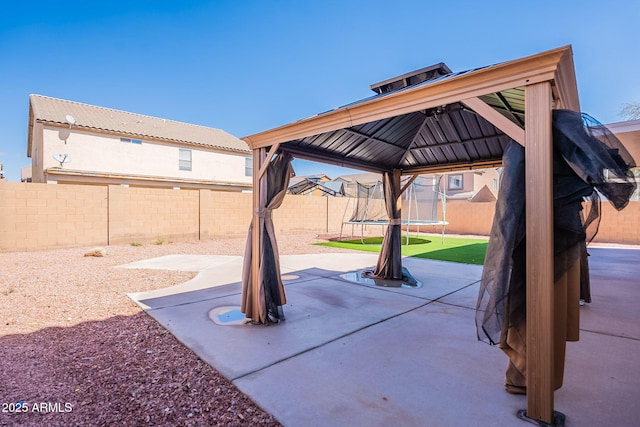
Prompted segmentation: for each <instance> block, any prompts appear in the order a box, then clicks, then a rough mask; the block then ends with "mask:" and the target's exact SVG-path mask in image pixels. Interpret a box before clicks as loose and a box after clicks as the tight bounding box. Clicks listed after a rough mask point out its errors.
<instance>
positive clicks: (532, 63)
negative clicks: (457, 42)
mask: <svg viewBox="0 0 640 427" xmlns="http://www.w3.org/2000/svg"><path fill="white" fill-rule="evenodd" d="M442 70H444V72H441V71H442ZM419 71H421V72H419V73H414V74H412V73H409V74H406V75H403V76H400V77H398V78H396V79H390V80H387V81H385V82H382V83H381V84H380V85H378V86H376V87H375V91H376V93H377V94H376V95H374V96H372V97H370V98H367V99H364V100H361V101H357V102H354V103H352V104H348V105H345V106H343V107H340V108H337V109H335V110H332V111H328V112H325V113H322V114H318V115H316V116H313V117H309V118H306V119H303V120H299V121H296V122H293V123H290V124H287V125H284V126H280V127H277V128H274V129H271V130H267V131H264V132H260V133H257V134H254V135H250V136H247V137H244V138H243V139H244V141H245V142H247V144H248V145H249V147H250V148H251V149H252V150H253V153H254V154H253V155H254V187H253V188H254V196H253V200H254V203H253V209H254V213H253V224H254V225H256V226H254V227H253V231H252V232H253V237H252V238H253V245H254V246H253V249H254V253H258V251H259V250H260V242H261V241H262V239H264V238H265V236H263V235H261V228H260V227H258V226H257V225H258V224H259V222H260V209H261V203H260V198H261V197H263V196H262V193H263V192H264V191H265V189H266V187H265V186H264V182H266V179H265V176H264V174H265V172H266V170H267V167H268V164H269V162H270V159H271V158H273V157H274V156H275V155H276V153H289V154H292V155H293V156H294V157H297V158H302V159H307V160H313V161H318V162H323V163H329V164H334V165H338V166H344V167H350V168H355V169H362V170H366V171H371V172H379V173H383V174H385V175H388V176H393V177H394V181H395V182H396V184H397V183H398V182H399V176H400V175H415V174H418V173H434V172H445V171H456V170H465V169H474V168H486V167H492V166H496V167H497V166H499V165H500V164H501V161H502V156H503V152H504V150H505V148H506V146H507V143H508V141H509V139H513V140H515V141H516V142H518V143H520V144H521V145H524V146H525V159H526V171H525V181H526V197H525V199H526V205H527V209H526V233H527V236H528V238H527V242H526V251H527V257H526V265H527V273H526V285H527V303H526V304H527V319H528V323H527V358H528V365H527V369H528V373H527V384H528V385H527V387H528V388H527V403H528V408H527V414H528V416H529V417H530V418H532V419H534V420H539V421H544V422H546V423H549V424H550V423H551V422H552V421H553V418H554V410H553V385H552V377H553V360H552V355H553V342H552V338H551V337H552V336H553V333H552V332H553V327H554V319H553V314H552V310H550V309H549V308H550V307H553V303H554V293H553V282H554V277H553V265H554V264H553V263H554V261H553V199H552V169H553V165H552V138H551V133H552V132H551V112H552V109H553V108H561V109H567V110H574V111H579V110H580V105H579V100H578V92H577V85H576V79H575V72H574V66H573V54H572V49H571V47H570V46H565V47H561V48H558V49H554V50H550V51H546V52H542V53H539V54H537V55H533V56H529V57H525V58H521V59H516V60H513V61H509V62H504V63H501V64H497V65H491V66H487V67H482V68H476V69H473V70H468V71H464V72H458V73H449V72H448V71H449V70H448V68H446V66H442V67H428V68H427V69H423V70H419ZM420 76H422V77H420ZM372 88H373V87H372ZM388 89H390V91H387V90H388ZM267 149H269V150H268V151H269V152H268V154H267ZM256 171H257V173H256ZM394 187H397V185H396V186H394ZM395 190H397V188H396V189H395ZM397 193H398V194H396V196H397V197H400V196H399V194H401V193H402V189H400V191H399V192H397ZM394 215H395V214H394ZM388 241H389V242H395V243H393V246H394V247H396V246H399V239H397V238H393V239H392V238H390V239H388ZM392 249H393V248H392ZM397 249H398V251H396V250H392V251H390V252H389V254H390V256H392V257H398V256H400V255H399V248H397ZM383 252H384V251H383ZM252 263H253V270H252V271H253V272H254V273H253V276H252V279H251V280H252V288H253V293H254V295H258V293H259V291H260V287H261V283H260V277H259V276H258V274H257V273H255V272H257V271H259V268H260V265H259V264H260V260H259V257H256V256H254V257H253V259H252Z"/></svg>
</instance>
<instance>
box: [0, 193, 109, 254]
mask: <svg viewBox="0 0 640 427" xmlns="http://www.w3.org/2000/svg"><path fill="white" fill-rule="evenodd" d="M105 244H107V188H106V187H98V186H78V185H64V184H60V185H49V184H34V183H28V184H27V183H2V184H0V251H5V252H9V251H32V250H40V249H49V248H67V247H78V246H92V245H105Z"/></svg>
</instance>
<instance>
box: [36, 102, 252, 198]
mask: <svg viewBox="0 0 640 427" xmlns="http://www.w3.org/2000/svg"><path fill="white" fill-rule="evenodd" d="M27 156H28V157H30V158H31V159H32V162H31V172H32V176H31V181H32V182H40V183H45V182H46V183H66V184H93V185H113V184H116V185H117V184H120V185H125V186H132V187H133V186H137V187H163V188H187V189H188V188H203V189H204V188H209V189H213V190H223V191H250V190H251V185H252V178H251V176H252V173H253V169H252V165H253V163H252V159H251V156H250V151H249V149H248V147H247V145H246V144H245V142H244V141H242V140H240V139H239V138H236V137H234V136H232V135H230V134H228V133H227V132H224V131H222V130H220V129H214V128H208V127H204V126H197V125H192V124H188V123H182V122H177V121H172V120H167V119H161V118H157V117H150V116H145V115H141V114H135V113H129V112H126V111H120V110H114V109H111V108H105V107H98V106H93V105H88V104H82V103H79V102H73V101H67V100H63V99H56V98H51V97H47V96H42V95H30V97H29V132H28V145H27ZM25 181H27V179H25Z"/></svg>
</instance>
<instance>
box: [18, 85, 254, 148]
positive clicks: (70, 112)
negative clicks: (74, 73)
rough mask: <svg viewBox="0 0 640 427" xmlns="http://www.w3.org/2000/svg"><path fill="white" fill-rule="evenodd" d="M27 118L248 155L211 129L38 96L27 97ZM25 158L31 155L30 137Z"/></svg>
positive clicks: (231, 139) (234, 141) (232, 138)
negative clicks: (71, 120) (28, 112)
mask: <svg viewBox="0 0 640 427" xmlns="http://www.w3.org/2000/svg"><path fill="white" fill-rule="evenodd" d="M29 101H30V105H31V107H30V112H31V114H33V118H32V119H31V118H30V123H29V126H30V127H31V126H32V123H31V120H35V121H37V122H40V123H44V124H49V125H57V126H69V122H68V121H67V116H72V117H73V119H74V120H75V123H74V124H73V127H74V128H79V129H86V130H89V131H91V130H93V131H102V132H109V133H115V134H119V135H126V136H134V137H138V138H140V139H153V140H161V141H170V142H179V143H185V144H190V145H199V146H202V147H208V148H217V149H220V150H227V151H235V152H240V153H249V152H250V150H249V149H248V147H247V144H246V143H245V142H244V141H242V140H241V139H239V138H236V137H235V136H233V135H231V134H229V133H227V132H225V131H223V130H220V129H215V128H209V127H205V126H198V125H192V124H189V123H184V122H176V121H173V120H167V119H161V118H158V117H151V116H145V115H142V114H135V113H129V112H126V111H121V110H114V109H112V108H105V107H98V106H95V105H89V104H82V103H80V102H74V101H67V100H64V99H57V98H50V97H48V96H42V95H30V96H29ZM31 134H32V132H29V142H28V148H27V155H28V156H30V155H31V138H32V136H31Z"/></svg>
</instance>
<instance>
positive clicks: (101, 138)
mask: <svg viewBox="0 0 640 427" xmlns="http://www.w3.org/2000/svg"><path fill="white" fill-rule="evenodd" d="M67 135H68V137H67V138H66V142H65V139H64V138H65V137H66V136H67ZM43 139H44V144H43V148H42V155H41V156H42V157H41V158H42V163H43V166H44V169H48V168H52V167H59V166H60V164H59V162H57V161H56V160H54V159H53V154H54V153H64V154H68V155H69V156H70V157H71V162H69V163H65V164H64V166H63V168H65V169H70V170H75V171H86V172H99V173H117V174H126V175H145V176H158V177H166V178H183V179H185V178H186V179H193V180H212V181H223V182H238V183H249V184H250V183H251V182H252V178H251V177H250V176H245V159H246V158H247V157H249V154H246V155H245V154H235V153H230V152H221V151H214V150H212V149H211V150H207V149H204V148H200V147H194V146H187V145H178V144H166V143H160V142H155V141H147V140H144V139H143V140H142V144H133V143H127V142H122V141H121V140H120V137H119V136H112V135H106V134H105V135H102V134H92V133H88V132H80V131H74V130H73V129H72V130H71V132H70V133H68V129H64V128H57V127H52V126H45V127H44V131H43ZM134 139H135V138H134ZM180 148H183V149H189V150H191V152H192V155H191V160H192V167H191V171H184V170H179V166H178V163H179V162H178V156H179V154H178V153H179V149H180Z"/></svg>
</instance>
